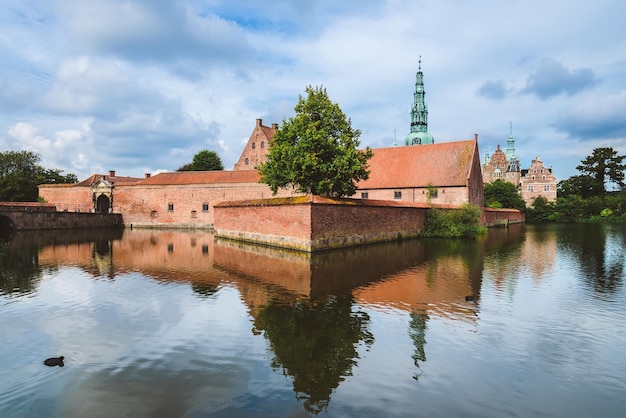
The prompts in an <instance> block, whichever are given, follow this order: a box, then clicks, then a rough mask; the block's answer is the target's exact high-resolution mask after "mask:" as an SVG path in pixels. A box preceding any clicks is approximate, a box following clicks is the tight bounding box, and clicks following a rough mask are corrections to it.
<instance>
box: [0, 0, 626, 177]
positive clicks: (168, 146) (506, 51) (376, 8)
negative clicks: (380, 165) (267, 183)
mask: <svg viewBox="0 0 626 418" xmlns="http://www.w3.org/2000/svg"><path fill="white" fill-rule="evenodd" d="M624 12H626V5H625V4H623V3H622V2H619V1H617V0H615V1H607V2H605V4H604V7H598V6H597V5H595V4H592V3H588V2H584V1H582V0H579V1H574V2H573V3H572V2H571V1H565V0H557V1H554V2H549V3H545V2H540V1H538V0H530V1H528V0H527V1H521V0H515V1H511V2H506V3H502V2H499V1H495V0H487V1H485V2H482V3H480V4H466V3H463V2H459V1H456V0H444V1H440V2H430V3H424V2H415V1H412V0H377V1H372V2H366V3H363V2H362V1H360V2H356V1H353V0H350V1H345V2H336V1H331V0H323V1H319V2H299V1H291V0H279V1H271V2H270V1H267V0H263V1H258V2H254V3H253V4H250V2H244V1H233V0H229V1H225V0H224V1H222V0H212V1H210V2H205V1H199V0H179V1H148V0H132V1H130V0H129V1H126V2H123V3H122V2H116V1H110V0H94V1H91V2H83V1H78V0H71V1H66V2H62V3H49V2H45V1H37V0H35V1H34V2H33V3H29V5H28V7H26V6H21V5H19V4H13V5H10V7H7V8H3V10H1V11H0V52H1V53H2V56H3V62H2V64H1V65H0V80H2V81H0V132H8V131H9V129H11V128H12V127H16V125H17V124H19V123H25V124H28V125H29V126H31V128H33V129H35V130H37V131H38V134H37V135H39V137H40V138H38V137H37V136H36V135H35V136H32V135H33V134H31V136H30V137H29V138H30V139H28V141H29V142H28V141H27V142H28V144H26V143H25V142H24V141H25V139H24V140H22V142H20V143H12V142H11V138H13V137H12V136H11V137H7V138H2V137H0V145H4V146H8V147H13V146H16V144H17V146H26V145H27V146H31V147H36V148H37V151H38V152H40V153H42V159H43V160H45V161H50V163H52V164H63V166H61V167H50V168H63V169H65V170H69V169H72V170H75V174H77V175H78V177H79V178H84V177H86V176H88V175H90V174H92V172H93V171H96V170H102V171H104V170H108V169H115V170H116V171H117V172H118V173H119V174H120V175H132V176H142V175H143V173H144V172H146V171H150V170H146V169H147V168H150V167H149V166H152V167H153V168H154V169H155V170H156V169H157V168H160V169H163V168H166V169H169V170H175V169H176V168H178V167H180V166H181V165H183V164H185V163H187V162H189V161H190V159H191V157H192V156H193V154H194V153H195V152H197V151H198V150H200V149H203V148H209V149H214V150H216V151H218V152H219V153H220V155H221V157H222V159H223V161H224V165H225V167H226V168H231V167H232V166H233V164H234V163H235V162H236V160H237V158H238V157H239V154H240V153H241V148H242V141H243V139H244V138H247V137H248V135H249V134H250V133H251V132H252V130H253V128H254V124H255V119H256V118H263V121H264V123H265V124H271V123H280V122H282V120H283V118H285V117H290V116H291V115H292V114H293V107H294V106H295V104H296V102H297V99H298V95H299V94H303V93H304V89H305V87H306V86H307V85H324V86H325V87H326V88H327V90H328V93H329V95H330V97H331V99H332V100H333V101H336V102H337V103H339V105H340V106H341V107H342V109H343V110H344V111H345V113H346V114H347V115H348V116H349V117H350V118H351V119H352V123H353V126H354V127H355V128H359V129H361V130H362V131H363V134H362V136H361V142H362V144H363V145H369V146H389V145H392V144H393V141H394V131H395V132H396V133H395V136H396V140H397V142H398V143H401V142H402V140H403V138H404V136H405V135H406V134H407V133H408V130H409V108H410V106H411V102H412V100H413V89H414V83H415V72H416V71H417V61H418V57H419V56H420V55H421V56H422V58H423V61H422V67H423V70H424V75H425V83H426V101H427V103H428V105H429V110H430V114H429V117H430V124H429V130H430V131H431V133H432V134H433V135H434V137H435V140H436V141H437V142H441V141H449V140H456V139H466V138H471V137H472V136H473V134H474V133H478V134H479V147H480V151H481V153H482V154H484V152H486V151H489V152H493V150H495V147H496V145H497V144H498V143H499V144H504V143H505V142H506V138H507V136H508V123H509V121H511V122H513V126H514V134H515V137H516V140H517V148H518V154H519V155H520V156H522V158H523V160H522V163H523V164H524V163H526V164H528V163H529V162H530V158H534V157H536V155H537V154H541V156H542V159H543V160H544V161H545V162H546V164H548V165H553V166H554V167H555V170H556V172H557V175H559V176H561V177H566V176H569V175H572V174H574V172H575V165H576V164H577V162H579V161H580V160H581V159H582V158H584V157H585V156H586V155H587V154H588V153H589V151H590V149H589V146H590V144H592V143H594V144H595V143H600V144H607V143H610V144H611V145H612V146H615V147H616V148H617V149H618V151H619V152H620V153H624V152H626V148H624V147H623V144H624V142H626V135H625V134H624V132H623V126H622V125H620V124H619V121H617V122H616V120H617V119H616V117H617V116H619V112H618V110H617V109H619V107H620V106H622V108H623V106H624V103H623V99H620V97H622V95H623V93H621V92H624V91H626V81H625V80H624V78H623V74H624V72H625V70H626V68H625V67H626V48H625V46H626V44H625V43H624V42H625V41H624V39H626V29H624V25H623V23H622V16H623V15H624ZM524 89H526V90H525V91H526V92H528V93H532V94H519V93H520V92H521V91H523V90H524ZM494 99H496V100H494ZM613 107H614V108H615V111H613V110H612V109H613ZM568 110H571V112H569V111H568ZM574 115H578V117H576V118H575V117H574ZM616 115H617V116H616ZM616 123H617V125H616ZM85 124H88V126H89V129H85V128H84V126H85ZM15 129H18V128H15ZM21 129H24V127H22V128H21ZM15 132H17V131H15ZM68 132H74V133H75V135H74V136H73V135H71V134H68ZM15 135H18V136H20V135H22V136H20V137H23V138H26V136H24V135H26V134H25V133H24V132H22V133H21V134H18V133H15ZM13 139H14V138H13ZM609 140H610V142H606V141H609ZM25 144H26V145H25ZM63 144H67V146H66V145H63ZM90 145H94V146H95V147H96V149H97V153H96V151H92V150H91V149H89V148H87V147H88V146H90ZM77 147H86V148H84V149H81V150H80V151H78V152H77V151H76V150H77ZM69 149H72V150H73V152H71V153H70V154H71V155H72V156H71V157H65V158H63V157H60V156H59V153H60V152H61V151H60V150H69ZM564 150H567V152H568V153H571V152H579V153H580V154H579V155H577V156H568V157H567V158H565V157H563V155H564V154H565V152H564ZM103 151H105V152H103ZM92 153H93V156H92ZM527 156H528V158H529V159H528V160H526V161H524V158H526V157H527ZM92 170H93V171H92ZM152 172H154V171H152Z"/></svg>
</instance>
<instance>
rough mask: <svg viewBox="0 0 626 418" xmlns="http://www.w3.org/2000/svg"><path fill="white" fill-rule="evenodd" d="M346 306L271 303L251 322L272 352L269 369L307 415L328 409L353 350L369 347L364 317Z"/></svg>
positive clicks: (342, 302) (352, 361) (346, 301)
mask: <svg viewBox="0 0 626 418" xmlns="http://www.w3.org/2000/svg"><path fill="white" fill-rule="evenodd" d="M352 306H353V304H352V301H351V300H350V298H348V297H341V296H340V297H331V298H329V299H327V300H326V301H319V302H317V303H314V304H312V303H303V302H296V303H294V304H285V303H279V302H277V301H274V300H272V301H270V302H269V303H268V304H267V305H265V306H263V307H262V308H260V309H259V312H258V315H257V316H256V318H255V320H254V324H255V327H256V328H257V329H260V330H263V331H264V336H265V338H267V340H268V341H269V343H270V347H271V349H272V351H273V352H274V358H273V359H272V364H271V365H272V367H273V368H275V369H281V370H283V372H284V373H285V374H287V375H289V376H291V378H292V379H293V388H294V391H295V392H296V397H297V398H298V400H299V401H301V402H303V405H304V407H305V409H306V410H307V411H309V412H312V413H318V412H320V411H322V410H324V409H325V408H326V407H327V406H328V403H329V402H330V396H331V393H332V391H333V390H334V389H335V388H337V386H339V383H340V382H341V381H343V380H344V378H345V377H346V376H351V375H352V368H353V366H354V365H356V363H357V361H356V359H357V358H358V357H359V355H358V350H357V347H358V346H359V345H365V346H366V347H369V346H371V345H372V344H373V342H374V336H373V335H372V333H371V332H370V331H369V328H368V327H369V316H368V315H367V314H366V313H365V312H363V311H356V312H355V311H353V309H352Z"/></svg>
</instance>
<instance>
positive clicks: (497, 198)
mask: <svg viewBox="0 0 626 418" xmlns="http://www.w3.org/2000/svg"><path fill="white" fill-rule="evenodd" d="M485 206H487V207H490V208H509V209H519V210H524V209H525V208H526V202H524V199H522V196H520V194H519V191H518V190H517V187H515V185H514V184H513V183H509V182H508V181H502V180H500V179H498V180H496V181H494V182H491V183H485Z"/></svg>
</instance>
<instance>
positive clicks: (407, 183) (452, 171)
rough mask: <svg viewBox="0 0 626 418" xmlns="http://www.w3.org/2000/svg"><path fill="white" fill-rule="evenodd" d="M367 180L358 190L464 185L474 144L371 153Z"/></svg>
mask: <svg viewBox="0 0 626 418" xmlns="http://www.w3.org/2000/svg"><path fill="white" fill-rule="evenodd" d="M373 151H374V156H373V157H372V159H371V160H370V161H369V169H370V177H369V179H368V180H365V181H361V182H359V183H358V184H357V187H358V188H359V189H399V188H410V187H427V186H428V185H430V184H432V185H435V186H439V187H444V186H465V185H467V182H468V178H469V175H470V170H471V167H472V161H473V159H474V154H475V152H478V145H477V141H476V140H468V141H457V142H442V143H437V144H424V145H412V146H400V147H393V148H376V149H373Z"/></svg>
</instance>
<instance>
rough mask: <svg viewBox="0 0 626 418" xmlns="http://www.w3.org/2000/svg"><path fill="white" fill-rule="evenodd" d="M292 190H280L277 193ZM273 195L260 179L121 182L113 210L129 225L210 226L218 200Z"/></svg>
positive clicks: (212, 222)
mask: <svg viewBox="0 0 626 418" xmlns="http://www.w3.org/2000/svg"><path fill="white" fill-rule="evenodd" d="M292 194H293V193H292V192H291V191H290V190H279V191H278V193H277V195H276V196H291V195H292ZM271 196H272V191H271V190H270V188H269V187H268V186H267V185H265V184H261V183H231V184H192V185H158V186H157V185H134V186H118V187H116V188H115V191H114V193H113V212H114V213H122V214H123V216H124V223H125V224H126V226H130V225H133V226H134V227H176V228H211V227H212V226H213V224H214V220H215V210H214V206H215V205H216V204H218V203H221V202H226V201H231V200H234V201H237V200H244V199H264V198H268V197H271ZM204 205H207V206H208V208H206V210H205V206H204Z"/></svg>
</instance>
